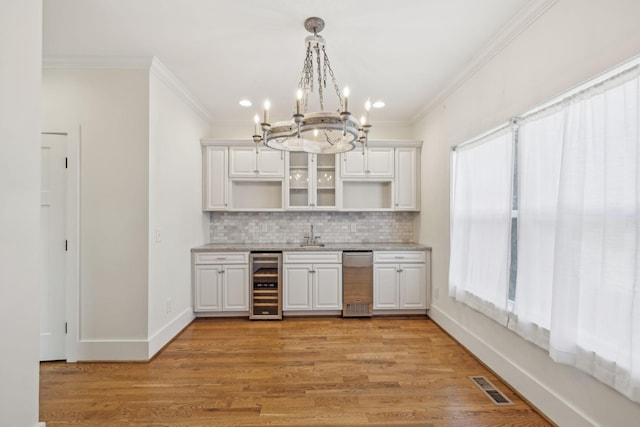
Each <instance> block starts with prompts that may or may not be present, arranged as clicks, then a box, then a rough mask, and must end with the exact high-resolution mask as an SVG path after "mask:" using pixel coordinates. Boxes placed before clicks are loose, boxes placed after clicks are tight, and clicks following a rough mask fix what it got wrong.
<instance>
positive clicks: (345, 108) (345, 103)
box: [342, 86, 349, 112]
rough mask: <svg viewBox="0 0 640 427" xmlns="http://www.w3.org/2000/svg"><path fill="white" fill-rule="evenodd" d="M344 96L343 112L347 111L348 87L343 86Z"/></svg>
mask: <svg viewBox="0 0 640 427" xmlns="http://www.w3.org/2000/svg"><path fill="white" fill-rule="evenodd" d="M342 93H343V95H344V111H345V112H347V111H349V87H348V86H345V87H344V91H343V92H342Z"/></svg>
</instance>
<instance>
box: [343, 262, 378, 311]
mask: <svg viewBox="0 0 640 427" xmlns="http://www.w3.org/2000/svg"><path fill="white" fill-rule="evenodd" d="M372 315H373V252H348V251H346V252H343V253H342V316H343V317H371V316H372Z"/></svg>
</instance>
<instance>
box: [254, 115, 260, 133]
mask: <svg viewBox="0 0 640 427" xmlns="http://www.w3.org/2000/svg"><path fill="white" fill-rule="evenodd" d="M253 121H254V123H255V127H254V128H253V134H254V135H260V116H258V115H257V114H256V115H255V116H253Z"/></svg>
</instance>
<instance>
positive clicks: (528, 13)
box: [413, 0, 558, 123]
mask: <svg viewBox="0 0 640 427" xmlns="http://www.w3.org/2000/svg"><path fill="white" fill-rule="evenodd" d="M557 2H558V0H535V1H532V2H530V3H528V4H527V5H526V6H525V7H523V8H522V9H521V10H520V11H519V12H518V13H517V14H516V15H515V16H514V17H513V18H512V19H511V20H510V21H509V22H508V23H507V24H506V25H505V26H504V27H502V29H501V30H500V32H499V33H498V34H496V36H494V37H493V38H492V39H491V40H490V41H489V42H488V43H487V44H486V45H484V47H483V48H482V49H480V51H479V52H478V54H477V55H476V56H475V57H474V58H473V59H472V60H471V61H470V62H469V63H468V64H467V66H466V67H464V68H463V69H462V70H461V71H460V72H459V73H458V74H456V75H455V76H454V77H453V78H452V79H451V80H450V81H449V83H448V84H447V85H445V87H444V88H443V89H442V90H441V91H440V92H438V94H437V95H436V96H435V97H434V98H432V99H431V100H430V101H429V102H428V103H427V104H426V105H425V106H424V107H422V108H421V109H420V110H419V111H418V113H417V114H416V115H415V116H414V117H413V123H415V122H417V121H418V120H420V119H421V118H423V117H424V116H425V115H426V114H427V113H428V112H429V111H431V109H432V108H434V107H435V106H437V105H439V104H440V103H442V102H443V101H444V100H445V99H446V98H447V97H449V96H450V95H451V94H452V93H454V92H455V91H456V90H457V89H458V88H460V86H462V85H463V84H464V83H465V82H466V81H467V80H468V79H469V78H471V77H472V76H473V75H474V74H476V73H477V72H478V71H479V70H480V69H481V68H482V67H484V66H485V65H486V64H487V63H488V62H489V61H490V60H491V59H493V57H495V56H496V55H497V54H498V53H500V52H501V51H502V50H503V49H504V48H505V47H507V46H509V45H510V44H511V42H513V41H514V40H515V39H516V38H517V37H518V36H519V35H520V34H521V33H522V32H523V31H524V30H526V29H527V28H528V27H529V26H530V25H531V24H533V23H534V22H535V21H537V20H538V18H540V17H541V16H542V15H543V14H544V13H545V12H546V11H547V10H548V9H549V8H551V7H552V6H553V5H554V4H555V3H557Z"/></svg>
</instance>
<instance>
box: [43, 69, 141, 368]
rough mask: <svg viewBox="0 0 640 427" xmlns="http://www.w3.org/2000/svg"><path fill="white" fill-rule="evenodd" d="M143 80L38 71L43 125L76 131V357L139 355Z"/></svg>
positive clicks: (134, 74)
mask: <svg viewBox="0 0 640 427" xmlns="http://www.w3.org/2000/svg"><path fill="white" fill-rule="evenodd" d="M148 82H149V74H148V69H82V68H67V69H61V68H47V69H44V70H43V88H42V89H43V90H42V105H43V126H44V127H45V128H47V129H54V128H56V126H60V124H61V123H63V124H75V125H79V126H80V257H79V258H80V280H79V281H80V284H79V287H80V289H79V324H78V330H79V341H78V348H77V357H78V360H94V359H103V360H104V359H109V360H118V359H126V360H131V359H134V360H138V359H146V357H147V311H148V307H147V303H148V300H147V297H148V295H147V284H148V273H147V267H148V244H147V242H148V229H149V227H148V216H149V211H148V194H149V191H148V189H149V183H148V178H149V166H148V164H149V149H148V146H149V144H148V141H149V134H148V132H149V128H148V120H149V118H148V115H149V106H148V100H149V83H148ZM64 130H65V129H61V131H64Z"/></svg>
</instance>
